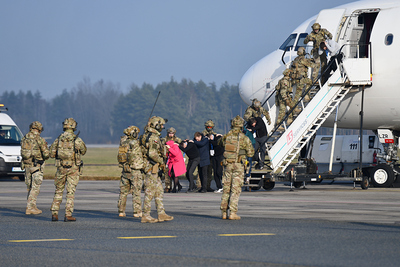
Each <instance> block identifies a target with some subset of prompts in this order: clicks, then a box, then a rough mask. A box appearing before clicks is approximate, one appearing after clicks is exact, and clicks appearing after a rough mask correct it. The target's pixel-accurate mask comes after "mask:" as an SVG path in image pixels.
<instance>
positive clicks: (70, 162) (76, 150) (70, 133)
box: [50, 118, 87, 221]
mask: <svg viewBox="0 0 400 267" xmlns="http://www.w3.org/2000/svg"><path fill="white" fill-rule="evenodd" d="M76 126H77V123H76V121H75V120H74V119H72V118H68V119H66V120H65V121H64V123H63V130H64V133H62V134H61V135H60V136H59V137H58V138H57V139H56V140H54V142H53V144H52V145H51V147H50V157H52V158H56V167H57V172H56V177H55V181H54V185H55V186H56V191H55V193H54V198H53V203H52V204H51V208H50V209H51V213H52V220H53V221H57V220H58V211H59V210H60V205H61V202H62V196H63V192H64V189H65V186H66V187H67V195H66V200H67V203H66V204H65V218H64V221H75V218H74V217H72V212H73V211H74V199H75V190H76V186H77V185H78V182H79V176H80V175H81V171H82V169H81V168H82V165H83V162H82V160H81V155H85V154H86V150H87V148H86V145H85V143H84V142H83V141H82V139H81V138H80V137H77V136H76V135H75V134H74V131H75V130H76Z"/></svg>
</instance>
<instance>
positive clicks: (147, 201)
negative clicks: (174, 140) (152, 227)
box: [140, 116, 174, 223]
mask: <svg viewBox="0 0 400 267" xmlns="http://www.w3.org/2000/svg"><path fill="white" fill-rule="evenodd" d="M164 124H165V120H164V119H163V118H161V117H157V116H153V117H151V118H150V119H149V122H148V124H147V131H146V133H145V134H144V135H143V136H142V137H141V141H140V142H141V145H142V147H144V149H143V150H144V151H145V155H146V158H145V161H147V163H148V166H146V169H145V175H146V176H145V180H144V183H145V195H144V204H143V216H142V223H156V222H163V221H172V220H173V219H174V217H172V216H169V215H167V214H166V213H165V210H164V204H163V194H164V192H163V187H162V183H161V179H160V177H159V176H158V172H159V169H165V165H164V159H163V156H162V154H163V152H164V148H163V145H162V144H161V140H160V135H161V131H162V129H163V128H164ZM153 198H154V199H155V203H156V208H157V213H158V219H155V218H153V217H151V216H150V211H151V201H152V199H153Z"/></svg>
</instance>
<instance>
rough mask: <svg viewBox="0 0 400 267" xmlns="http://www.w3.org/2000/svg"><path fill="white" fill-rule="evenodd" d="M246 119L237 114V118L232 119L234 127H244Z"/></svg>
mask: <svg viewBox="0 0 400 267" xmlns="http://www.w3.org/2000/svg"><path fill="white" fill-rule="evenodd" d="M243 124H244V120H243V119H242V117H240V116H239V115H236V117H235V118H233V119H232V120H231V127H232V128H243Z"/></svg>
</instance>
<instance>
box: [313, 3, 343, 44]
mask: <svg viewBox="0 0 400 267" xmlns="http://www.w3.org/2000/svg"><path fill="white" fill-rule="evenodd" d="M345 11H346V10H345V9H324V10H321V11H320V12H319V14H318V16H317V19H316V20H315V22H317V23H319V24H321V28H325V29H327V30H328V31H329V32H330V33H332V36H333V40H337V37H336V36H337V32H338V29H339V27H340V26H341V25H342V19H343V15H344V12H345Z"/></svg>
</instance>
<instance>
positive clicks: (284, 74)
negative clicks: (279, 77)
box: [283, 69, 292, 76]
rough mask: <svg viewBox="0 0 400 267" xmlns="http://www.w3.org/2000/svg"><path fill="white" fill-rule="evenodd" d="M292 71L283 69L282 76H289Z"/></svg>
mask: <svg viewBox="0 0 400 267" xmlns="http://www.w3.org/2000/svg"><path fill="white" fill-rule="evenodd" d="M291 72H292V71H291V70H290V69H285V70H284V71H283V76H289V75H290V73H291Z"/></svg>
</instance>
